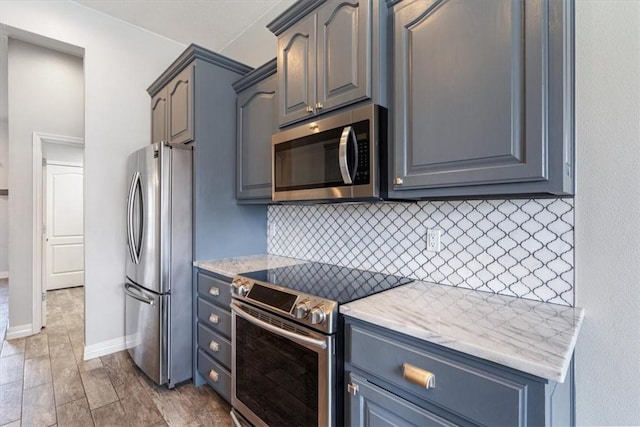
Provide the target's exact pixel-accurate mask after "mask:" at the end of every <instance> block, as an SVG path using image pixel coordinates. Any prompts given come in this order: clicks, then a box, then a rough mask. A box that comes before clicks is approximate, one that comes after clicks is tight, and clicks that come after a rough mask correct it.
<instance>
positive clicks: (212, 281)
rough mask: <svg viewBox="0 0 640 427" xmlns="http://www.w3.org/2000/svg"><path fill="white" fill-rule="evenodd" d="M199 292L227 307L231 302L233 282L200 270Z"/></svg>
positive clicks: (204, 296)
mask: <svg viewBox="0 0 640 427" xmlns="http://www.w3.org/2000/svg"><path fill="white" fill-rule="evenodd" d="M198 294H199V295H200V296H202V297H203V298H206V299H208V300H210V301H212V302H215V303H216V304H219V305H220V306H222V307H225V308H227V307H229V304H230V303H231V284H230V283H229V282H225V281H222V280H220V279H216V278H215V277H212V276H209V275H206V274H203V273H200V272H198Z"/></svg>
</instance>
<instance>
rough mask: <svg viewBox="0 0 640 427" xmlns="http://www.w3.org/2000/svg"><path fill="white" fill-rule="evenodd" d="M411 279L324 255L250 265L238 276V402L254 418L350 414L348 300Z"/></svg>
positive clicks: (308, 419) (333, 419)
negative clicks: (327, 260) (346, 408)
mask: <svg viewBox="0 0 640 427" xmlns="http://www.w3.org/2000/svg"><path fill="white" fill-rule="evenodd" d="M409 282H411V280H410V279H405V278H401V277H395V276H388V275H385V274H380V273H372V272H368V271H362V270H355V269H351V268H345V267H338V266H335V265H329V264H322V263H305V264H300V265H295V266H290V267H280V268H274V269H269V270H261V271H255V272H250V273H243V274H241V275H239V276H236V277H235V278H234V280H233V282H232V284H231V292H232V297H233V300H232V302H231V311H232V319H231V322H232V332H231V333H232V353H231V355H232V362H231V364H232V369H231V376H232V380H231V381H232V382H231V404H232V405H233V408H234V414H233V417H235V418H239V417H237V416H236V414H235V411H237V412H238V413H239V415H240V416H241V417H243V418H245V419H246V420H248V421H249V422H250V423H251V424H253V425H254V426H281V425H291V426H329V425H339V424H340V422H339V420H341V419H342V416H343V413H342V393H341V390H342V382H343V378H342V377H343V373H342V353H343V349H342V342H343V339H342V328H341V327H340V325H339V323H340V317H339V314H338V307H339V305H340V304H343V303H346V302H349V301H353V300H355V299H358V298H362V297H364V296H367V295H371V294H374V293H377V292H381V291H384V290H387V289H391V288H393V287H395V286H399V285H402V284H406V283H409Z"/></svg>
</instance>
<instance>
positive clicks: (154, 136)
mask: <svg viewBox="0 0 640 427" xmlns="http://www.w3.org/2000/svg"><path fill="white" fill-rule="evenodd" d="M164 141H167V91H166V90H163V91H160V93H158V94H157V95H156V96H154V97H153V98H151V143H152V144H155V143H156V142H164Z"/></svg>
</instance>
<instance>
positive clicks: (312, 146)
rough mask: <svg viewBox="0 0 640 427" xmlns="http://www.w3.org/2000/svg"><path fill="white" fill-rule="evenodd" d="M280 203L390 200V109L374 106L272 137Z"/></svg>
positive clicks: (275, 197)
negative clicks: (388, 187)
mask: <svg viewBox="0 0 640 427" xmlns="http://www.w3.org/2000/svg"><path fill="white" fill-rule="evenodd" d="M271 141H272V153H271V155H272V180H271V182H272V184H271V186H272V187H271V188H272V197H273V200H274V201H294V200H334V201H336V200H337V201H339V200H375V199H381V198H385V197H386V196H387V191H386V189H387V173H386V171H387V156H386V150H387V143H386V142H387V110H386V109H385V108H383V107H380V106H378V105H373V104H369V105H366V106H363V107H358V108H354V109H351V110H348V111H344V112H342V113H338V114H335V115H333V116H330V117H327V118H324V119H321V120H317V121H314V122H311V123H305V124H302V125H299V126H296V127H294V128H292V129H288V130H285V131H282V132H279V133H277V134H275V135H273V136H272V138H271Z"/></svg>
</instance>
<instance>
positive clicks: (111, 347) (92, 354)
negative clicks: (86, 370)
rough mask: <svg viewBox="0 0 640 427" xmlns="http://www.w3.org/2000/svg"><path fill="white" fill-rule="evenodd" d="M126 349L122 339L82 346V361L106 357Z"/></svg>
mask: <svg viewBox="0 0 640 427" xmlns="http://www.w3.org/2000/svg"><path fill="white" fill-rule="evenodd" d="M124 349H126V346H125V340H124V337H119V338H114V339H112V340H108V341H102V342H99V343H97V344H91V345H85V346H84V356H83V359H84V360H91V359H95V358H96V357H100V356H106V355H107V354H111V353H115V352H116V351H122V350H124Z"/></svg>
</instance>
